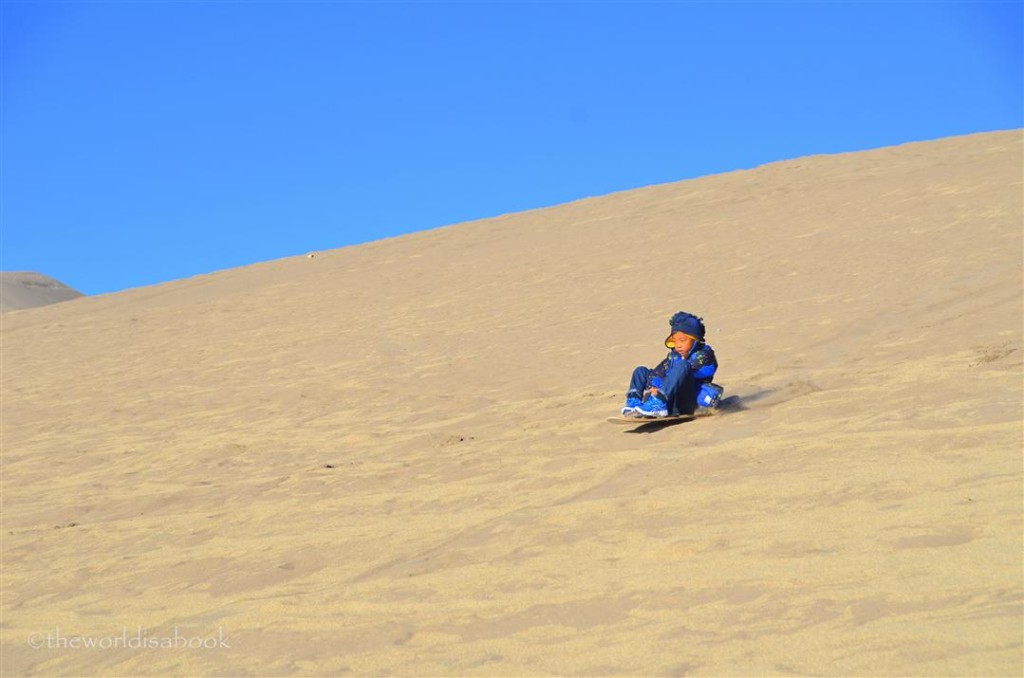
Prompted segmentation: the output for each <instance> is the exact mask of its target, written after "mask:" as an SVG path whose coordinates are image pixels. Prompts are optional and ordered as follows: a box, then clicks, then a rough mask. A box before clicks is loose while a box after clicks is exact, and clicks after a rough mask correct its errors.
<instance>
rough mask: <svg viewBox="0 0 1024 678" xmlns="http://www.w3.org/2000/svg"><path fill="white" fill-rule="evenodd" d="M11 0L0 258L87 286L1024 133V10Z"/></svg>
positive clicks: (1000, 6) (6, 27) (92, 289)
mask: <svg viewBox="0 0 1024 678" xmlns="http://www.w3.org/2000/svg"><path fill="white" fill-rule="evenodd" d="M0 11H2V22H3V23H2V46H0V49H2V53H0V56H2V97H3V98H2V121H0V125H2V149H0V152H2V177H0V187H2V196H0V198H2V203H0V210H2V212H0V218H2V234H0V236H2V237H0V244H2V251H0V259H2V261H0V268H2V269H3V270H35V271H39V272H41V273H44V274H46V275H50V276H53V277H55V278H57V279H59V280H61V281H62V282H65V283H67V284H68V285H71V286H72V287H75V288H77V289H79V290H80V291H82V292H85V293H87V294H95V293H100V292H108V291H114V290H118V289H123V288H126V287H134V286H139V285H146V284H152V283H157V282H163V281H167V280H171V279H175V278H182V277H187V276H190V275H194V274H197V273H206V272H209V271H213V270H218V269H222V268H228V267H232V266H239V265H244V264H248V263H253V262H256V261H264V260H267V259H274V258H278V257H283V256H288V255H293V254H300V253H303V252H306V251H309V250H319V249H328V248H334V247H341V246H343V245H349V244H354V243H360V242H366V241H369V240H375V239H378V238H382V237H386V236H391V235H397V234H400V233H406V232H409V231H416V230H422V229H426V228H433V227H437V226H441V225H445V224H450V223H456V222H459V221H465V220H469V219H476V218H482V217H488V216H494V215H498V214H502V213H507V212H514V211H519V210H523V209H530V208H535V207H544V206H549V205H554V204H558V203H562V202H566V201H569V200H573V199H577V198H581V197H586V196H591V195H601V194H605V193H609V192H612V191H618V190H624V189H629V188H636V187H640V186H646V185H650V184H654V183H660V182H666V181H676V180H680V179H686V178H691V177H695V176H701V175H705V174H711V173H716V172H723V171H728V170H733V169H740V168H747V167H753V166H755V165H759V164H762V163H765V162H770V161H773V160H781V159H785V158H792V157H797V156H801V155H807V154H811V153H831V152H841V151H852V150H860V149H867V148H874V147H878V146H885V145H890V144H897V143H902V142H906V141H916V140H925V139H934V138H938V137H943V136H950V135H956V134H965V133H971V132H979V131H988V130H996V129H1010V128H1018V127H1021V126H1022V125H1024V120H1022V115H1024V113H1022V110H1024V102H1022V93H1024V79H1022V59H1024V51H1022V38H1021V35H1022V23H1024V14H1022V12H1024V9H1022V4H1021V3H1020V2H981V1H975V2H965V3H956V2H904V3H900V2H864V3H850V4H846V3H833V2H791V3H769V2H751V3H739V2H728V3H727V2H718V3H683V2H678V3H672V2H661V3H638V2H628V3H627V2H623V3H614V2H563V3H540V2H537V3H526V2H520V3H511V2H509V3H494V2H488V3H485V2H479V3H474V2H458V3H455V2H452V3H419V2H417V3H382V2H377V3H345V2H301V1H298V2H297V1H292V2H216V1H212V2H188V1H179V2H145V1H142V0H140V1H137V2H14V1H11V0H4V1H3V4H2V10H0Z"/></svg>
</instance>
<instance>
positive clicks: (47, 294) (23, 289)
mask: <svg viewBox="0 0 1024 678" xmlns="http://www.w3.org/2000/svg"><path fill="white" fill-rule="evenodd" d="M80 296H82V293H81V292H79V291H77V290H74V289H72V288H70V287H68V286H67V285H65V284H64V283H62V282H59V281H57V280H54V279H53V278H51V277H49V276H45V275H42V274H41V273H36V272H34V271H0V313H3V312H4V311H13V310H15V309H23V308H33V307H36V306H46V305H48V304H56V303H57V302H60V301H68V300H70V299H77V298H78V297H80Z"/></svg>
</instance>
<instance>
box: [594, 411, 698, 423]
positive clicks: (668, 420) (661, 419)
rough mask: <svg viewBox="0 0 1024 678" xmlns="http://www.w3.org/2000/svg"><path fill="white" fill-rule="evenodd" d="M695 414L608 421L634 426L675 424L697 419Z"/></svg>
mask: <svg viewBox="0 0 1024 678" xmlns="http://www.w3.org/2000/svg"><path fill="white" fill-rule="evenodd" d="M696 418H697V415H695V414H680V415H677V416H675V417H658V418H655V417H608V419H607V421H609V422H611V423H612V424H626V425H628V424H633V425H634V426H642V425H643V424H674V423H676V422H682V421H690V420H691V419H696Z"/></svg>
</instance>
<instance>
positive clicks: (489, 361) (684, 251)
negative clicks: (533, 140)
mask: <svg viewBox="0 0 1024 678" xmlns="http://www.w3.org/2000/svg"><path fill="white" fill-rule="evenodd" d="M1021 139H1022V135H1021V132H1020V131H1019V130H1017V131H1009V132H999V133H989V134H978V135H971V136H965V137H957V138H950V139H943V140H939V141H934V142H928V143H919V144H909V145H904V146H899V147H894V148H886V149H880V150H875V151H869V152H864V153H856V154H845V155H835V156H816V157H809V158H802V159H798V160H793V161H788V162H782V163H776V164H771V165H767V166H764V167H760V168H757V169H754V170H749V171H740V172H733V173H729V174H724V175H717V176H711V177H705V178H701V179H697V180H691V181H685V182H680V183H674V184H666V185H659V186H653V187H649V188H645V189H640V190H635V191H629V192H624V193H618V194H614V195H609V196H605V197H599V198H593V199H588V200H581V201H578V202H574V203H570V204H566V205H562V206H558V207H553V208H549V209H543V210H535V211H529V212H524V213H519V214H513V215H506V216H502V217H499V218H495V219H488V220H484V221H479V222H474V223H467V224H460V225H456V226H453V227H448V228H444V229H438V230H435V231H430V232H424V233H420V234H415V235H409V236H405V237H401V238H395V239H390V240H385V241H380V242H375V243H371V244H367V245H362V246H358V247H350V248H344V249H339V250H333V251H327V252H321V253H319V254H318V255H317V256H316V257H314V258H307V257H305V256H303V257H293V258H288V259H282V260H277V261H271V262H266V263H262V264H257V265H253V266H248V267H245V268H240V269H233V270H226V271H221V272H217V273H215V274H211V275H203V276H197V277H194V278H190V279H187V280H182V281H177V282H172V283H167V284H163V285H158V286H154V287H147V288H140V289H134V290H129V291H125V292H121V293H117V294H110V295H101V296H96V297H84V298H81V299H76V300H74V301H70V302H68V303H63V304H59V305H55V306H48V307H43V308H37V309H31V310H26V311H13V312H10V313H7V314H5V315H4V317H3V334H2V338H3V350H2V356H3V384H2V386H3V388H2V395H3V406H2V412H3V441H2V442H3V466H2V472H3V476H2V490H3V495H2V517H3V524H2V538H3V542H2V558H3V563H2V564H3V577H2V594H3V600H2V613H3V620H2V628H3V638H2V660H3V666H2V672H3V675H5V676H17V675H68V676H70V675H123V676H129V675H170V674H177V675H293V674H294V675H299V674H302V675H345V674H356V675H444V676H447V675H550V674H563V675H588V676H596V675H691V674H692V675H738V674H742V675H772V674H786V675H803V674H817V675H837V674H847V675H849V674H859V675H1020V674H1021V668H1022V640H1021V639H1022V555H1021V554H1022V550H1024V544H1022V534H1024V531H1022V451H1021V447H1022V435H1024V433H1022V403H1024V393H1022V374H1024V370H1022V359H1021V356H1022V324H1024V320H1022V218H1024V217H1022V205H1021V200H1022V197H1021V196H1022V144H1021ZM677 310H689V311H693V312H696V313H699V314H701V315H703V316H704V317H705V319H706V320H707V322H708V328H709V337H708V338H709V342H710V343H711V344H712V345H713V346H714V348H715V350H716V351H717V353H718V356H719V360H720V362H721V369H720V372H719V378H718V381H719V382H721V383H722V384H724V385H725V387H726V394H727V395H729V396H732V397H733V399H732V400H731V401H730V402H731V403H732V407H731V408H729V410H728V411H724V412H721V413H719V414H717V415H715V416H712V417H706V418H702V419H698V420H695V421H692V422H689V423H683V424H678V425H675V426H672V427H668V428H663V429H661V430H656V431H653V432H631V431H630V429H629V428H623V427H620V426H613V425H611V424H609V423H607V422H606V421H605V418H606V417H607V416H609V415H611V414H615V413H617V411H618V407H619V405H620V402H621V400H622V395H623V392H624V390H625V388H626V385H627V381H628V378H629V374H630V372H631V371H632V369H633V367H635V366H636V365H638V364H653V363H655V362H657V361H658V360H659V359H660V358H661V357H662V356H663V354H664V351H665V349H664V348H663V347H662V346H661V341H662V339H663V338H664V336H665V334H666V330H667V328H668V324H667V320H668V317H669V316H670V315H671V314H672V313H673V312H675V311H677ZM58 628H59V634H60V637H61V638H64V646H61V645H60V642H61V641H60V640H59V639H58V638H57V636H56V630H57V629H58ZM175 628H177V629H178V631H177V632H178V634H179V636H180V637H189V638H193V639H194V638H203V639H216V638H217V637H218V634H221V638H223V640H224V644H226V645H228V647H223V646H218V647H216V648H203V649H191V650H190V649H180V648H179V649H174V648H163V649H161V648H144V649H138V648H133V647H110V648H106V649H103V648H93V649H86V648H83V647H72V646H70V645H67V643H68V642H69V641H68V640H67V639H68V638H69V637H80V638H93V639H94V640H93V642H99V641H98V640H96V639H102V638H104V637H116V638H119V639H120V638H123V637H127V638H129V639H130V638H137V637H142V636H141V635H140V634H144V635H145V637H146V638H150V639H156V640H158V642H162V641H161V640H160V639H162V638H164V637H166V636H172V635H173V633H174V629H175ZM47 636H49V637H50V639H49V640H47ZM79 642H84V641H82V640H80V641H79ZM111 642H113V641H110V640H108V641H107V643H108V644H110V643H111ZM117 642H124V641H122V640H118V641H117ZM216 642H219V641H216Z"/></svg>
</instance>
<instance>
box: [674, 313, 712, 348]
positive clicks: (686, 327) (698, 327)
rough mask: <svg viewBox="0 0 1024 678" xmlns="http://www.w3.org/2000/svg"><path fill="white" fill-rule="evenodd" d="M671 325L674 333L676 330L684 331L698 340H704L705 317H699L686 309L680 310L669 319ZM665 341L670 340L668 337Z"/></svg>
mask: <svg viewBox="0 0 1024 678" xmlns="http://www.w3.org/2000/svg"><path fill="white" fill-rule="evenodd" d="M668 324H669V326H670V327H671V328H672V333H671V334H669V336H670V337H671V336H672V334H674V333H676V332H682V333H683V334H688V335H690V336H691V337H693V338H694V339H696V340H697V341H704V319H703V318H698V317H697V316H695V315H693V314H692V313H686V312H685V311H679V313H676V314H675V315H674V316H672V317H671V318H670V319H669V321H668ZM665 341H668V339H666V340H665Z"/></svg>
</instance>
